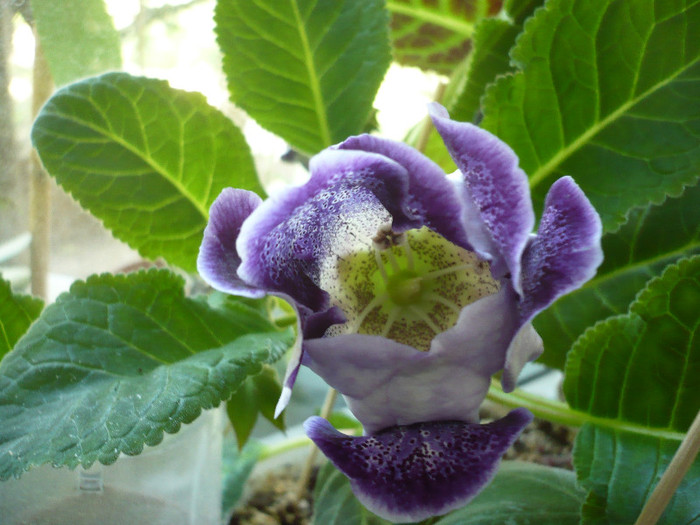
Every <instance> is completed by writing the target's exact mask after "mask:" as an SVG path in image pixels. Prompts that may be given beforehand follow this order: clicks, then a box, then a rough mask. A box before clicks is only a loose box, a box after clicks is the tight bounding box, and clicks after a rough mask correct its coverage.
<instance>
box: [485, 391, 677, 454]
mask: <svg viewBox="0 0 700 525" xmlns="http://www.w3.org/2000/svg"><path fill="white" fill-rule="evenodd" d="M486 397H487V399H489V400H491V401H493V402H494V403H498V404H500V405H503V406H507V407H511V408H517V407H524V408H527V409H528V410H530V412H532V413H533V414H534V415H535V416H536V417H539V418H541V419H546V420H547V421H552V422H553V423H559V424H561V425H567V426H571V427H580V426H583V425H584V424H585V423H591V424H594V425H597V426H600V427H605V428H611V429H614V430H622V431H626V432H633V433H635V434H643V435H646V436H652V437H656V438H663V439H672V440H676V441H681V440H682V439H683V434H682V433H681V432H675V431H673V430H669V429H662V428H652V427H646V426H643V425H638V424H636V423H630V422H628V421H620V420H618V419H610V418H606V417H599V416H594V415H592V414H588V413H586V412H581V411H579V410H575V409H573V408H571V407H570V406H569V405H568V404H566V403H562V402H560V401H551V400H549V399H545V398H543V397H540V396H537V395H534V394H528V393H527V392H523V391H522V390H517V389H516V390H514V391H513V392H511V393H509V394H506V393H505V392H503V390H502V389H501V385H500V383H499V382H498V381H495V380H494V381H493V382H492V384H491V386H490V387H489V391H488V394H487V395H486Z"/></svg>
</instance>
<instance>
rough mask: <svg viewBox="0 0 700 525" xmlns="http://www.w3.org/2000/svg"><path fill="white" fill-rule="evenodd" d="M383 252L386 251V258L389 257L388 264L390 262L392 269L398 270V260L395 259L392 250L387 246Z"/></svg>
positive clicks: (399, 268)
mask: <svg viewBox="0 0 700 525" xmlns="http://www.w3.org/2000/svg"><path fill="white" fill-rule="evenodd" d="M384 253H386V256H387V259H389V264H391V267H392V268H393V269H394V271H395V272H400V271H401V267H400V266H399V261H397V260H396V256H395V255H394V250H393V249H391V248H389V249H388V250H384Z"/></svg>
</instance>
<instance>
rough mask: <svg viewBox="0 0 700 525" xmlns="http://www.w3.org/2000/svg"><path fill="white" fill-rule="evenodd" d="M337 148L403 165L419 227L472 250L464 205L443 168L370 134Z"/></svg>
mask: <svg viewBox="0 0 700 525" xmlns="http://www.w3.org/2000/svg"><path fill="white" fill-rule="evenodd" d="M335 147H336V148H338V149H346V150H362V151H369V152H373V153H379V154H380V155H384V156H385V157H388V158H390V159H392V160H394V161H396V162H398V163H399V164H400V165H401V166H403V167H404V168H405V169H406V171H407V172H408V179H409V185H408V193H409V201H408V208H409V211H410V214H411V216H412V217H416V218H417V220H418V221H419V224H418V225H415V226H413V227H414V228H418V227H420V226H427V227H428V228H430V229H431V230H433V231H435V232H437V233H439V234H440V235H442V236H443V237H445V238H446V239H447V240H448V241H450V242H452V243H454V244H456V245H458V246H461V247H462V248H465V249H471V246H470V245H469V243H468V242H467V237H466V235H465V232H464V228H462V225H461V224H460V223H459V220H458V218H459V217H460V216H461V213H462V209H461V208H462V206H461V202H460V200H459V198H458V196H457V195H456V192H455V188H454V186H453V185H452V183H451V182H450V181H449V180H447V178H446V177H445V173H444V172H443V171H442V168H440V166H438V165H437V164H435V163H434V162H433V161H432V160H430V159H429V158H428V157H426V156H425V155H423V154H422V153H420V152H418V151H417V150H415V149H413V148H411V147H410V146H408V145H406V144H404V143H402V142H395V141H393V140H387V139H383V138H380V137H374V136H371V135H360V136H357V137H350V138H349V139H347V140H346V141H344V142H342V143H340V144H338V145H337V146H335Z"/></svg>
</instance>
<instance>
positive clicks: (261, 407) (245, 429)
mask: <svg viewBox="0 0 700 525" xmlns="http://www.w3.org/2000/svg"><path fill="white" fill-rule="evenodd" d="M281 393H282V385H281V384H280V382H279V377H278V376H277V371H276V370H275V369H274V368H272V367H270V366H263V368H262V370H261V371H260V373H259V374H258V375H255V376H251V377H249V378H248V379H246V381H245V382H244V383H243V385H241V387H240V388H239V389H238V390H236V391H235V392H234V393H233V395H232V396H231V399H229V400H228V402H227V403H226V411H227V412H228V417H229V420H230V421H231V424H232V425H233V430H234V431H235V433H236V438H237V440H238V448H243V445H245V444H246V442H247V441H248V438H249V437H250V433H251V432H252V431H253V427H254V426H255V422H256V421H257V420H258V414H262V416H263V417H264V418H265V419H267V420H268V421H269V422H270V423H272V424H273V425H274V426H275V427H277V428H278V429H280V430H284V415H280V417H279V418H277V419H275V406H276V405H277V400H278V399H279V397H280V394H281Z"/></svg>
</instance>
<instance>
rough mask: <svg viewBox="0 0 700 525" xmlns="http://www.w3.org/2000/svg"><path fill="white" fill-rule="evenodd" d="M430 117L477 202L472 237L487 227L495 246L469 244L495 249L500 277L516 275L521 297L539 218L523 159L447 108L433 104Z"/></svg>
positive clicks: (469, 194)
mask: <svg viewBox="0 0 700 525" xmlns="http://www.w3.org/2000/svg"><path fill="white" fill-rule="evenodd" d="M430 113H431V116H432V119H433V123H434V124H435V127H436V128H437V130H438V132H439V133H440V135H441V136H442V140H443V141H444V142H445V145H446V146H447V149H448V151H449V152H450V155H451V156H452V158H453V160H454V161H455V164H457V167H458V168H459V169H460V171H461V172H462V175H463V176H464V182H465V184H466V186H467V188H466V189H465V196H466V198H467V200H471V202H473V206H474V208H475V210H477V211H478V215H479V217H480V219H481V221H480V222H479V223H476V224H466V226H465V227H466V228H467V235H469V231H470V230H475V231H476V232H482V231H483V229H484V228H486V229H487V230H488V232H489V234H490V237H491V240H492V244H491V243H487V245H485V246H478V245H476V242H477V239H472V238H469V239H468V241H469V242H470V243H472V244H473V245H475V247H476V249H477V250H479V251H489V249H493V247H495V248H496V249H497V250H498V252H497V253H492V254H491V255H492V256H493V257H494V259H493V261H492V267H491V270H492V272H493V273H494V276H496V277H503V276H505V275H506V274H507V273H510V275H511V279H512V282H513V287H514V288H515V290H516V291H517V292H518V293H521V292H522V289H521V286H520V258H521V256H522V253H523V250H524V249H525V245H526V243H527V241H528V237H529V235H530V232H531V231H532V228H533V226H534V225H535V215H534V212H533V210H532V203H531V201H530V189H529V186H528V182H527V176H526V175H525V173H524V172H523V171H522V170H521V169H520V168H519V167H518V157H517V156H516V155H515V153H514V152H513V150H512V149H510V148H509V147H508V145H507V144H505V143H504V142H502V141H501V140H500V139H499V138H498V137H496V136H494V135H492V134H491V133H489V132H488V131H486V130H483V129H480V128H478V127H476V126H474V125H472V124H468V123H465V122H456V121H454V120H450V118H449V115H448V114H447V111H446V110H445V108H443V107H442V106H440V105H439V104H436V103H432V104H431V106H430ZM473 215H474V214H472V215H471V217H472V220H473ZM488 244H491V246H489V245H488Z"/></svg>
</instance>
